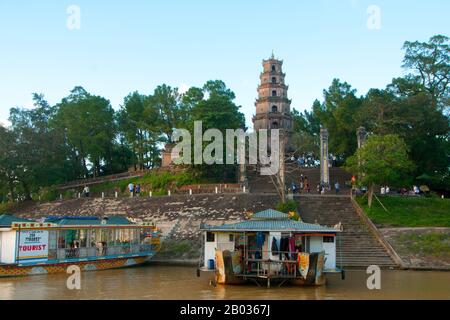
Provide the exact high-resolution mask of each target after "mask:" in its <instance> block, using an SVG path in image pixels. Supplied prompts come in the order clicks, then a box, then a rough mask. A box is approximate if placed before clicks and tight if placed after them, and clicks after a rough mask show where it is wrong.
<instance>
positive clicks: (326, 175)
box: [320, 129, 330, 188]
mask: <svg viewBox="0 0 450 320" xmlns="http://www.w3.org/2000/svg"><path fill="white" fill-rule="evenodd" d="M329 162H330V161H329V155H328V130H327V129H320V183H322V185H323V186H325V187H326V188H329V187H330V168H329Z"/></svg>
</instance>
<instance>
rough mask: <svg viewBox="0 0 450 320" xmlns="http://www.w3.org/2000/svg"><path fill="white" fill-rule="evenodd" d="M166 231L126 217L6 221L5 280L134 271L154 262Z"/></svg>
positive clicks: (1, 266) (1, 267)
mask: <svg viewBox="0 0 450 320" xmlns="http://www.w3.org/2000/svg"><path fill="white" fill-rule="evenodd" d="M160 245H161V231H160V230H159V229H157V228H156V226H155V225H153V224H150V223H133V222H131V221H129V220H128V219H127V218H125V217H123V216H110V217H104V218H99V217H48V218H46V219H44V220H43V221H40V222H37V221H32V220H28V219H22V218H18V217H14V216H10V215H1V216H0V277H7V276H26V275H35V274H48V273H60V272H67V268H68V267H69V266H73V265H76V266H78V267H79V268H80V270H81V271H93V270H103V269H112V268H122V267H129V266H134V265H138V264H142V263H145V262H147V261H148V260H150V259H151V258H152V257H153V256H154V255H155V253H156V252H158V250H159V248H160Z"/></svg>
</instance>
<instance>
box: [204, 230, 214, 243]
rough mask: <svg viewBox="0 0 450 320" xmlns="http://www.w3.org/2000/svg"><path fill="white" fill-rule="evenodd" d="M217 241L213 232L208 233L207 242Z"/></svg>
mask: <svg viewBox="0 0 450 320" xmlns="http://www.w3.org/2000/svg"><path fill="white" fill-rule="evenodd" d="M214 241H215V235H214V233H212V232H207V233H206V242H214Z"/></svg>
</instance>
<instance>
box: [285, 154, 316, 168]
mask: <svg viewBox="0 0 450 320" xmlns="http://www.w3.org/2000/svg"><path fill="white" fill-rule="evenodd" d="M289 160H290V162H292V163H297V164H298V166H299V167H302V168H314V167H318V166H319V165H320V161H319V160H318V159H316V158H315V156H314V154H308V155H301V156H299V157H298V158H296V157H295V155H294V154H292V155H291V156H290V158H289Z"/></svg>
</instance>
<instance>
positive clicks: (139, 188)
mask: <svg viewBox="0 0 450 320" xmlns="http://www.w3.org/2000/svg"><path fill="white" fill-rule="evenodd" d="M136 195H137V196H138V197H139V196H140V195H141V185H140V184H137V185H136Z"/></svg>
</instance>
